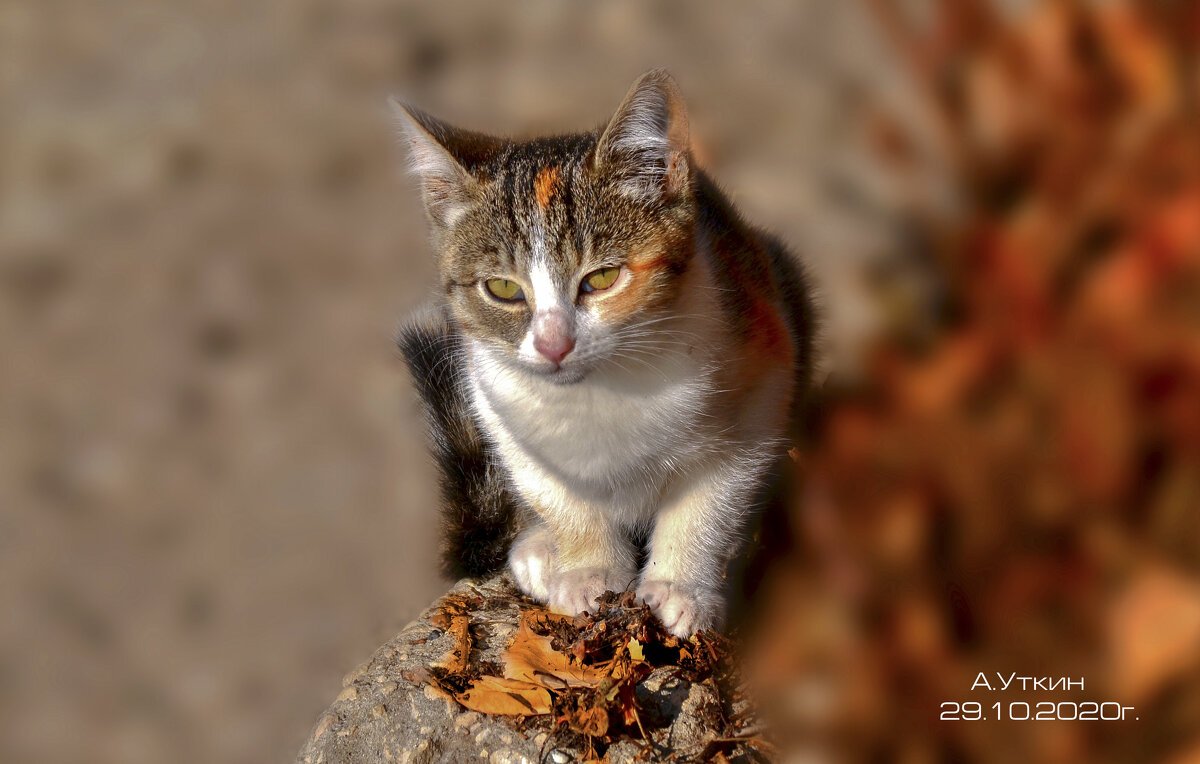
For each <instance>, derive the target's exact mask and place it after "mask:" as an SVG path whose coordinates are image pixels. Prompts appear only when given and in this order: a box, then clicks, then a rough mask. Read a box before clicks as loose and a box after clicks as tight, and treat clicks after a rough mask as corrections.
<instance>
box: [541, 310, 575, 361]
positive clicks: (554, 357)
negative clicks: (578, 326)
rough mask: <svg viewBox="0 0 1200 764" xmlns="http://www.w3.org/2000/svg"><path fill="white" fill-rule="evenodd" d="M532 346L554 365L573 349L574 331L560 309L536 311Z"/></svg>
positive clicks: (568, 319) (564, 313)
mask: <svg viewBox="0 0 1200 764" xmlns="http://www.w3.org/2000/svg"><path fill="white" fill-rule="evenodd" d="M533 347H534V349H535V350H537V351H538V353H541V355H542V357H544V358H545V359H546V360H548V361H550V362H552V363H553V364H554V365H555V366H558V365H559V364H561V363H562V360H563V359H564V358H566V357H567V354H568V353H570V352H571V351H572V350H574V349H575V331H574V327H573V326H572V325H571V320H570V318H569V317H568V316H567V314H566V312H565V311H563V310H560V309H554V310H548V311H545V312H541V313H538V314H537V315H536V316H535V317H534V320H533Z"/></svg>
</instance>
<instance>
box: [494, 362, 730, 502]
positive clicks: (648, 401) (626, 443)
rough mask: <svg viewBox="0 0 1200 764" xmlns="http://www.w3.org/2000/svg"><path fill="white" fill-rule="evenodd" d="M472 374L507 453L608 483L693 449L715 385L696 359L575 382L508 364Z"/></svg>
mask: <svg viewBox="0 0 1200 764" xmlns="http://www.w3.org/2000/svg"><path fill="white" fill-rule="evenodd" d="M472 378H473V385H472V386H473V398H474V401H475V405H476V410H477V411H478V412H479V414H480V416H481V417H482V418H483V419H484V420H485V422H486V424H487V425H488V427H489V429H490V431H491V432H493V433H495V434H496V435H497V436H498V437H497V440H498V441H499V443H498V445H499V446H500V448H501V451H502V453H503V452H505V451H509V452H513V451H515V452H517V453H510V454H509V456H510V457H513V458H522V457H524V458H528V459H532V460H534V461H535V462H537V463H539V464H540V465H541V466H543V467H544V468H546V469H547V470H548V471H550V472H552V473H554V474H555V475H556V476H557V477H558V478H559V479H560V480H564V481H568V482H574V481H580V482H582V483H586V484H590V485H592V486H593V487H599V486H607V487H610V488H617V487H619V486H622V485H627V484H630V483H634V482H636V483H638V484H645V483H646V482H647V480H648V479H651V478H652V477H653V476H655V475H661V474H663V473H664V472H665V471H666V470H668V469H669V468H670V467H671V465H672V464H674V463H676V462H678V461H680V460H682V459H684V458H686V456H687V455H688V454H689V453H691V452H692V451H694V450H695V449H696V445H695V444H696V442H697V441H696V438H695V433H696V426H697V423H698V420H700V419H701V418H702V417H703V416H704V414H703V411H704V407H705V405H706V404H707V399H708V397H709V395H710V393H711V387H712V386H711V382H710V380H709V374H708V373H707V372H706V371H705V370H704V368H703V367H702V366H701V365H700V364H699V363H697V362H690V361H681V360H679V359H675V360H673V361H672V362H670V363H666V364H661V365H659V366H656V367H654V368H648V369H646V370H645V372H644V373H642V374H633V375H631V374H629V373H628V372H624V371H622V372H620V373H618V374H605V373H603V372H600V373H595V374H593V375H590V376H589V377H587V378H585V379H584V380H582V381H580V382H578V383H575V384H571V385H557V384H554V383H552V382H549V381H547V380H543V379H539V378H531V377H530V376H528V375H524V374H519V373H514V372H512V371H511V370H507V369H497V370H492V373H490V374H489V373H486V372H484V373H475V374H472ZM510 466H511V465H510Z"/></svg>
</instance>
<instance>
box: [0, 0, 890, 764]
mask: <svg viewBox="0 0 1200 764" xmlns="http://www.w3.org/2000/svg"><path fill="white" fill-rule="evenodd" d="M860 14H861V8H859V7H858V6H857V5H856V4H847V3H839V2H837V0H825V1H822V2H816V1H815V0H814V1H812V2H807V3H791V2H763V3H758V4H756V5H755V7H753V8H752V9H751V8H750V7H749V6H748V5H746V4H733V3H722V2H718V1H717V0H712V1H711V2H704V3H685V2H652V3H640V2H605V3H586V4H585V3H559V2H526V3H518V4H513V5H510V4H503V5H501V4H493V3H486V2H467V3H428V4H422V5H416V4H404V3H401V4H393V3H384V2H381V1H379V0H346V1H345V2H332V1H324V2H323V1H319V0H303V1H298V2H293V3H286V4H284V3H271V2H265V1H264V0H252V1H251V0H247V1H245V2H232V1H230V0H203V1H200V2H190V3H184V2H160V1H159V0H124V1H123V2H111V3H96V2H85V1H84V0H16V2H7V3H5V4H3V5H2V6H0V358H2V364H3V366H2V368H3V371H2V372H0V421H2V422H3V427H0V611H2V612H3V616H0V760H3V761H6V762H27V761H28V762H32V761H39V762H70V761H84V760H86V761H92V762H124V763H127V764H137V763H139V762H161V761H175V762H185V763H186V762H192V761H223V762H259V761H271V760H274V761H282V760H286V759H288V758H290V757H291V756H293V755H294V754H295V752H296V750H298V748H299V746H300V744H301V743H302V742H303V741H304V738H305V735H306V734H307V733H308V731H309V728H310V726H311V724H312V723H313V720H314V719H315V718H316V717H317V715H318V714H319V712H320V711H321V709H322V708H324V707H325V706H326V705H327V704H328V702H329V701H330V699H331V698H332V697H333V695H335V694H336V693H337V691H338V688H339V681H340V678H341V677H342V675H343V674H345V673H346V671H347V670H349V669H350V668H351V667H353V666H355V665H357V664H358V663H359V662H361V661H362V660H363V659H364V658H365V657H366V656H368V655H370V654H371V652H372V651H373V650H374V648H375V647H377V646H378V645H379V644H380V643H382V642H383V641H384V640H385V639H387V638H388V637H389V636H391V635H392V634H393V633H394V632H395V631H396V629H397V628H399V626H401V625H402V624H403V623H404V622H406V621H407V620H409V619H410V618H412V617H413V616H414V615H415V614H417V613H418V612H419V611H420V610H421V609H422V608H423V607H424V606H425V605H426V604H428V602H429V601H430V600H431V599H432V598H433V597H434V596H435V595H436V594H438V593H439V592H440V591H442V590H443V589H444V587H445V582H443V581H441V580H439V578H438V576H437V573H436V570H435V549H436V531H435V523H434V520H435V518H434V510H433V506H434V500H435V494H434V488H433V486H434V476H433V473H432V469H431V466H430V465H429V463H428V461H427V459H426V458H425V455H424V451H423V448H424V446H423V442H422V434H421V431H420V427H419V425H418V423H417V418H416V411H415V406H414V401H413V396H412V392H411V391H410V389H409V385H408V383H407V380H406V379H405V375H404V372H403V369H402V367H401V365H400V363H399V362H398V359H397V356H396V353H395V351H394V349H393V347H392V344H391V337H392V333H393V329H394V326H395V323H396V321H398V320H399V319H400V318H401V317H402V316H403V315H404V314H405V313H406V312H408V311H410V310H412V309H414V308H415V307H416V306H418V305H419V304H421V303H422V301H424V300H425V299H426V298H427V297H428V295H429V293H430V290H431V287H432V285H433V270H432V260H431V257H430V256H429V254H428V251H427V247H426V245H425V241H424V230H423V220H422V217H421V212H420V208H419V203H418V199H417V197H416V194H415V191H414V190H413V188H412V184H411V182H410V181H408V180H406V179H404V178H403V177H402V174H401V173H400V172H398V170H397V168H398V166H399V164H400V160H401V157H400V156H399V151H398V150H397V149H396V148H395V147H394V146H393V141H392V136H391V128H390V126H389V124H388V117H387V113H386V109H385V107H384V96H385V95H386V94H387V93H389V92H398V93H402V94H404V95H406V96H407V97H408V98H410V99H412V100H413V101H415V102H417V103H420V104H422V105H424V106H426V107H427V108H429V109H430V110H431V111H433V112H435V113H437V114H440V115H443V116H445V117H447V118H449V119H452V120H455V121H457V122H459V123H462V124H465V125H469V126H472V127H475V128H479V129H488V130H494V131H497V132H511V133H530V132H538V131H544V130H569V129H577V128H581V127H587V126H591V125H594V124H598V123H600V122H601V121H602V120H603V119H605V117H606V116H607V114H608V113H609V112H610V111H611V109H613V108H614V107H615V106H616V104H617V103H618V102H619V100H620V98H621V96H622V95H623V93H624V92H625V89H626V88H627V87H628V85H629V83H630V82H632V80H633V79H634V78H635V77H636V75H637V74H638V73H640V72H641V71H643V70H645V69H647V68H650V67H652V66H659V65H665V66H667V67H668V68H670V69H671V70H672V71H673V72H674V74H675V75H676V77H677V79H678V80H679V82H680V84H681V87H682V89H683V91H684V93H685V95H686V96H687V98H688V100H689V102H690V105H691V109H692V124H693V132H694V134H695V135H696V144H697V150H698V153H699V154H700V156H701V157H702V159H703V161H704V163H705V164H706V165H707V166H709V167H710V168H712V169H713V171H714V173H715V174H716V176H717V177H718V178H720V179H721V181H722V182H723V183H724V184H725V185H726V186H727V188H728V189H730V190H731V192H732V193H733V196H734V197H735V199H737V200H738V203H739V204H740V205H741V206H742V208H743V209H744V210H745V211H746V212H747V213H748V214H749V215H750V216H751V217H752V218H754V219H755V220H757V221H759V222H761V223H764V224H767V225H770V226H772V227H774V228H776V229H777V230H779V231H780V232H781V233H783V234H785V235H786V236H787V237H788V238H789V239H790V240H791V241H792V242H794V243H795V244H797V245H798V246H799V248H803V249H805V250H806V251H807V252H808V253H809V254H810V257H811V262H812V263H813V265H814V268H815V269H816V271H817V272H818V274H819V275H820V276H821V277H822V280H823V281H824V282H825V283H826V286H827V288H828V289H829V291H830V292H831V293H832V295H833V296H832V297H831V298H830V299H829V302H830V303H831V306H832V307H833V308H834V309H835V310H839V311H843V314H844V316H843V317H844V320H842V319H839V320H838V321H836V322H835V323H836V325H837V326H839V327H843V328H845V327H849V328H848V329H847V330H848V331H850V332H851V333H853V331H857V330H858V329H861V325H862V318H861V315H860V314H858V313H856V312H855V311H854V310H853V300H852V295H847V294H843V293H841V292H839V291H838V290H839V288H840V287H838V286H837V283H838V282H837V277H836V274H837V273H838V272H839V268H842V267H843V266H844V265H845V263H847V262H853V261H854V260H853V258H854V257H860V256H865V255H864V253H867V254H869V253H872V252H877V251H878V250H880V249H881V247H882V244H881V241H884V240H885V239H886V236H885V232H884V231H881V229H880V227H879V225H878V224H877V222H873V221H870V220H867V219H865V218H864V217H863V216H862V215H858V216H856V214H855V213H852V212H846V211H845V210H843V209H841V208H839V207H838V206H836V205H830V204H829V203H828V202H827V201H826V199H827V195H826V193H825V191H826V189H827V185H826V181H827V180H828V177H829V175H830V174H831V173H832V174H841V175H843V176H845V177H846V178H850V179H851V181H852V183H857V184H858V185H860V186H862V187H863V188H866V189H868V192H869V193H878V194H884V195H886V189H884V190H882V191H880V190H878V189H876V190H875V191H871V190H870V189H871V182H870V178H869V173H866V174H864V172H863V171H862V170H861V169H856V167H855V165H854V162H853V161H852V160H851V159H847V157H846V156H844V154H843V152H842V150H841V148H840V147H842V146H843V144H846V143H848V142H852V141H851V139H852V138H853V136H855V135H857V131H858V129H859V128H858V125H859V121H858V117H859V116H860V115H859V114H858V112H857V111H856V109H855V104H856V103H857V100H856V97H857V96H858V95H861V94H862V93H865V92H868V91H871V92H875V93H880V94H882V97H884V98H891V99H893V100H895V99H897V98H898V99H899V100H897V101H896V103H897V104H899V107H900V110H901V111H903V108H904V103H905V102H904V100H903V97H902V96H903V88H902V85H901V84H900V83H899V82H898V81H897V76H898V75H897V74H896V72H895V71H894V68H891V67H886V66H882V65H881V64H880V62H879V60H878V59H879V56H880V54H879V51H880V49H881V48H882V43H881V42H880V41H879V40H877V39H876V37H875V36H874V35H873V33H872V31H871V30H870V28H869V27H867V26H866V25H865V24H864V20H863V19H862V18H861V17H860ZM898 94H899V95H898ZM856 322H857V323H856ZM855 327H858V329H855Z"/></svg>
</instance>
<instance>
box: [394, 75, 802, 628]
mask: <svg viewBox="0 0 1200 764" xmlns="http://www.w3.org/2000/svg"><path fill="white" fill-rule="evenodd" d="M393 105H394V106H395V109H396V112H397V115H398V119H399V123H400V125H401V128H402V130H401V132H402V136H403V138H404V141H405V142H406V143H407V145H408V149H409V152H410V156H411V160H412V167H413V169H414V171H415V173H416V174H417V175H418V176H419V178H420V181H421V186H422V190H423V195H424V202H425V208H426V211H427V213H428V217H429V221H430V224H431V232H432V241H433V245H434V249H435V251H436V253H437V258H438V266H439V270H440V274H441V285H442V300H441V301H440V305H439V306H437V309H436V311H434V312H433V315H434V318H432V319H430V318H428V317H426V318H425V319H423V320H419V321H415V322H413V323H412V324H410V325H409V326H407V327H405V328H404V329H402V331H401V336H400V346H401V349H402V350H403V352H404V354H405V357H406V359H407V361H408V364H409V366H410V369H411V371H412V374H413V377H414V379H415V381H416V384H417V386H418V388H419V391H420V394H421V397H422V400H423V402H424V404H425V408H426V414H427V418H428V421H429V424H430V430H431V432H432V435H433V439H434V447H435V453H436V456H437V458H438V461H439V464H440V467H441V469H442V473H443V479H442V489H443V498H444V505H445V513H446V526H447V528H446V530H447V538H448V548H447V556H448V570H450V571H451V572H454V573H460V574H474V575H481V574H484V573H487V572H490V571H492V570H495V569H498V568H500V567H502V566H503V565H504V563H505V562H506V561H507V564H508V566H509V568H510V569H511V572H512V576H513V578H514V579H515V580H516V583H517V585H518V586H519V587H520V588H521V590H522V591H524V592H525V593H526V594H528V595H529V596H531V597H533V598H535V599H537V600H540V601H543V602H546V603H548V604H549V606H550V607H551V608H552V609H554V610H556V611H559V612H563V613H569V614H575V613H578V612H580V611H584V610H588V609H594V608H595V607H596V598H597V597H598V596H599V595H600V594H602V593H603V592H605V591H606V590H615V591H621V590H624V589H626V588H628V587H633V588H634V589H635V591H636V593H637V596H638V597H640V598H641V599H642V600H644V601H645V602H646V603H647V604H649V605H650V607H651V608H652V609H653V610H654V612H655V613H656V614H657V615H658V616H659V618H660V619H661V620H662V622H663V623H664V624H665V625H666V627H667V628H668V629H669V630H670V631H672V632H673V633H675V634H677V635H679V636H684V637H686V636H688V635H690V634H692V633H693V632H695V631H697V630H699V629H703V628H709V627H715V626H719V625H720V624H721V622H722V619H723V614H724V609H725V602H724V600H725V597H724V594H723V574H724V570H725V566H726V563H727V562H728V560H729V559H730V558H731V557H732V556H733V555H735V554H736V553H737V552H738V550H739V547H740V546H741V544H742V541H743V536H744V535H745V531H746V528H747V525H748V522H749V520H750V518H751V515H752V513H753V512H754V510H755V509H756V507H757V506H758V504H760V503H761V500H762V498H761V497H762V493H763V489H764V486H765V485H766V483H767V481H768V479H769V478H770V476H771V473H772V470H773V468H775V467H776V466H777V465H778V464H779V460H780V457H781V456H782V455H783V454H784V453H785V451H786V449H787V445H788V442H789V438H790V436H791V435H792V433H793V431H794V427H795V423H796V418H797V413H798V410H799V408H800V403H801V401H802V399H803V397H804V394H805V391H806V389H807V387H808V384H809V372H810V368H811V363H812V354H813V348H812V336H813V323H814V319H813V310H812V303H811V299H810V295H809V291H808V288H807V286H806V283H805V280H804V277H803V275H802V272H801V269H800V267H799V265H798V264H797V263H796V262H795V261H794V260H793V259H792V258H791V257H790V256H789V254H788V253H787V252H786V251H785V249H784V247H783V246H782V245H781V244H780V243H779V242H778V241H777V240H776V239H775V238H773V237H772V236H770V235H767V234H765V233H763V232H761V231H758V230H756V229H754V228H752V227H750V226H749V225H747V224H746V223H744V222H743V221H742V219H741V217H740V216H739V215H738V213H737V211H736V210H734V208H733V206H732V205H731V204H730V202H729V201H728V200H727V199H726V198H725V197H724V196H723V195H722V194H721V192H720V191H719V190H718V188H717V187H716V185H715V184H714V183H713V182H712V181H711V180H710V179H709V178H708V176H707V175H705V174H704V172H702V171H701V170H700V169H699V168H698V167H696V165H695V162H694V160H693V158H692V155H691V153H690V151H689V143H688V119H687V114H686V112H685V110H684V105H683V102H682V100H681V98H680V95H679V91H678V89H677V87H676V85H675V83H674V81H673V80H672V79H671V77H670V76H669V75H668V74H667V73H666V72H665V71H662V70H654V71H651V72H648V73H647V74H645V75H643V76H642V77H641V78H640V79H639V80H638V81H637V82H636V83H635V84H634V85H633V87H632V89H631V90H630V91H629V94H628V95H627V96H626V97H625V100H624V102H623V103H622V104H621V106H620V107H619V108H618V109H617V112H616V115H615V116H613V118H612V119H611V120H610V121H609V123H608V124H607V125H605V126H604V127H603V128H602V129H600V130H597V131H594V132H590V133H581V134H578V135H566V136H559V137H552V138H537V139H534V140H529V141H514V140H507V139H502V138H494V137H490V136H487V135H482V134H479V133H472V132H466V131H463V130H459V129H456V128H453V127H450V126H449V125H447V124H445V123H443V122H440V121H438V120H436V119H434V118H433V117H431V116H429V115H428V114H425V113H423V112H421V111H419V110H417V109H415V108H412V107H410V106H407V105H404V104H399V103H394V104H393Z"/></svg>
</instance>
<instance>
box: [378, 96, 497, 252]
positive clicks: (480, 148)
mask: <svg viewBox="0 0 1200 764" xmlns="http://www.w3.org/2000/svg"><path fill="white" fill-rule="evenodd" d="M388 103H389V104H390V105H391V107H392V111H393V112H394V113H395V115H396V122H397V124H398V125H399V127H400V136H401V138H402V139H403V141H404V143H405V144H406V146H407V147H408V152H409V163H410V166H411V168H412V171H413V172H414V173H415V174H416V175H417V176H418V177H419V178H420V179H421V190H422V191H423V194H424V197H425V209H426V211H427V212H428V213H429V217H430V219H431V220H432V221H433V222H434V224H435V225H438V226H440V227H443V228H449V227H450V226H452V225H454V222H455V221H456V220H458V219H459V218H460V217H462V215H463V213H465V212H466V211H467V210H468V209H469V208H470V206H471V204H472V203H473V202H474V201H475V200H476V199H477V198H478V194H479V190H480V182H479V179H478V177H477V176H478V173H479V167H480V165H482V164H483V163H485V162H487V161H488V160H489V159H490V158H491V157H493V156H495V154H496V153H497V152H498V151H499V150H500V148H501V147H502V144H503V141H501V140H500V139H498V138H492V137H491V136H487V135H483V134H481V133H473V132H468V131H466V130H459V129H458V128H455V127H451V126H450V125H448V124H446V123H445V122H442V121H441V120H439V119H436V118H434V117H432V116H430V115H428V114H426V113H425V112H423V111H421V110H420V109H417V108H415V107H413V106H409V105H408V104H406V103H402V102H400V101H398V100H396V99H395V98H390V99H388Z"/></svg>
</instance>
